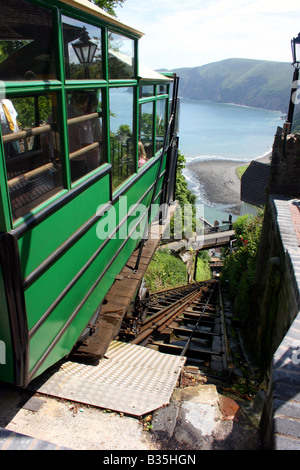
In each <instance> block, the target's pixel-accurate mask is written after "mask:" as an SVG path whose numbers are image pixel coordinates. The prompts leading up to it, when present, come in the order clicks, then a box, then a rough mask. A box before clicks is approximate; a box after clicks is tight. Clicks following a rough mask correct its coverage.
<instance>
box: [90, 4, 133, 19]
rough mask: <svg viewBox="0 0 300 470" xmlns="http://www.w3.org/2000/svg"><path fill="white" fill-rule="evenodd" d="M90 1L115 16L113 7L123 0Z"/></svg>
mask: <svg viewBox="0 0 300 470" xmlns="http://www.w3.org/2000/svg"><path fill="white" fill-rule="evenodd" d="M90 2H92V3H94V4H95V5H98V7H100V8H102V10H104V11H106V12H107V13H109V14H110V15H113V16H116V13H115V11H114V9H115V8H116V7H117V6H118V5H120V6H121V5H122V4H123V3H124V2H125V0H90Z"/></svg>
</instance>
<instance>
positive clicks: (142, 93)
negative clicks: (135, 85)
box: [139, 85, 154, 98]
mask: <svg viewBox="0 0 300 470" xmlns="http://www.w3.org/2000/svg"><path fill="white" fill-rule="evenodd" d="M149 96H154V86H153V85H143V86H141V87H140V90H139V97H140V98H148V97H149Z"/></svg>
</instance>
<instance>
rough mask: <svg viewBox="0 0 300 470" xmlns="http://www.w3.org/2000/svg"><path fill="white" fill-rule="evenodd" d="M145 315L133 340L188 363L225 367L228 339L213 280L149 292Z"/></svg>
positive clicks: (218, 295)
mask: <svg viewBox="0 0 300 470" xmlns="http://www.w3.org/2000/svg"><path fill="white" fill-rule="evenodd" d="M146 303H147V317H146V319H145V320H144V321H143V322H142V323H141V324H140V325H139V328H138V331H137V332H136V334H135V337H134V339H132V338H131V341H130V342H131V343H132V344H139V345H141V346H145V347H149V348H152V349H156V350H158V351H160V352H165V353H169V354H176V355H181V356H185V357H187V364H190V365H196V366H198V367H199V368H201V369H210V370H213V371H215V372H221V373H223V372H226V371H228V363H229V361H230V351H229V348H228V342H227V332H226V323H225V319H224V312H223V303H222V298H221V290H220V287H219V283H218V281H216V280H211V281H208V282H202V283H194V284H189V285H187V286H183V287H180V288H175V289H169V290H165V291H161V292H156V293H155V294H152V295H151V296H150V297H149V298H148V299H147V302H146Z"/></svg>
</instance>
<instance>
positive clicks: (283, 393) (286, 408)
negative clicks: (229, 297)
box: [246, 129, 300, 450]
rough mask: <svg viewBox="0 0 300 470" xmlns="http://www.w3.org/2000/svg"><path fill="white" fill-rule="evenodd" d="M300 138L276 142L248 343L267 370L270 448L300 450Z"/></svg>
mask: <svg viewBox="0 0 300 470" xmlns="http://www.w3.org/2000/svg"><path fill="white" fill-rule="evenodd" d="M299 183H300V136H299V135H297V136H295V135H292V134H291V135H288V136H285V135H283V134H282V130H281V129H278V131H277V134H276V137H275V140H274V146H273V154H272V163H271V177H270V183H269V198H268V203H267V206H266V212H265V218H264V226H263V231H262V238H261V245H260V253H259V258H258V264H257V274H256V279H255V289H254V292H255V296H254V298H253V305H252V307H253V308H252V315H251V317H250V318H249V321H248V324H247V329H246V330H247V338H248V344H250V345H252V353H253V354H254V355H255V356H256V359H257V360H258V361H259V363H260V365H261V367H262V370H263V371H264V372H265V375H266V378H267V382H268V391H267V396H266V403H265V408H264V412H263V415H262V420H261V431H262V439H263V443H264V446H265V447H266V448H269V449H275V450H285V449H289V450H300V249H299V246H300V201H299V199H298V198H299V197H300V184H299Z"/></svg>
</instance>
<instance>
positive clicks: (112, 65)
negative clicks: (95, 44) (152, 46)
mask: <svg viewBox="0 0 300 470" xmlns="http://www.w3.org/2000/svg"><path fill="white" fill-rule="evenodd" d="M133 51H134V41H133V40H132V39H129V38H126V37H125V36H121V35H120V34H116V33H111V32H110V33H109V34H108V75H109V78H110V79H129V78H134V52H133Z"/></svg>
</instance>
